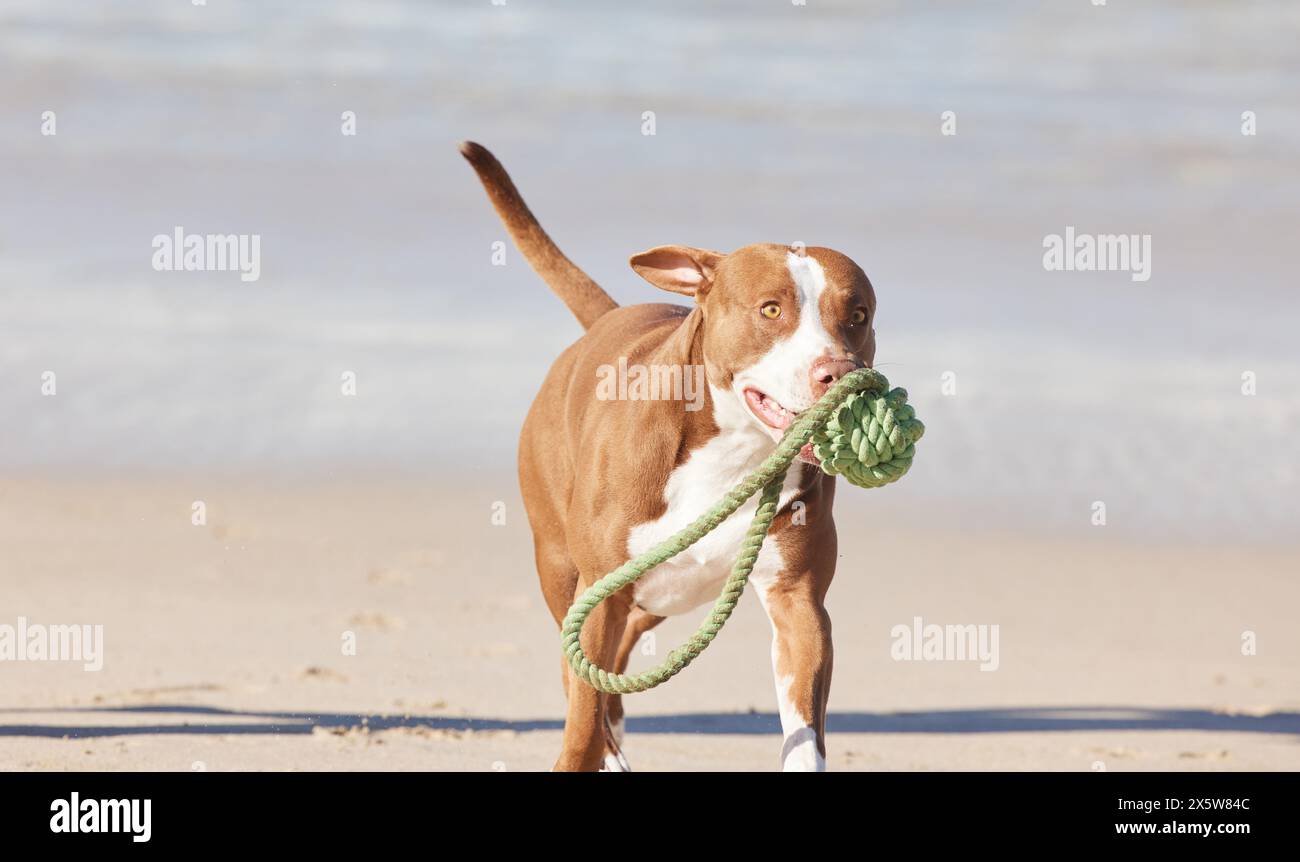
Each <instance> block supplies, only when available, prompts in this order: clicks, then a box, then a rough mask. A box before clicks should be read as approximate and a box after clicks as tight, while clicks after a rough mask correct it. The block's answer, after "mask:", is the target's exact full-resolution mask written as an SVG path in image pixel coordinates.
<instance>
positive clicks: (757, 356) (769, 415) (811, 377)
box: [631, 245, 876, 439]
mask: <svg viewBox="0 0 1300 862" xmlns="http://www.w3.org/2000/svg"><path fill="white" fill-rule="evenodd" d="M631 264H632V268H633V269H634V270H636V271H637V273H639V274H640V275H641V277H642V278H644V279H646V280H647V281H649V282H650V283H651V284H653V285H655V286H656V287H661V288H663V289H664V290H670V291H673V292H674V293H680V294H684V295H686V296H693V297H695V301H696V303H698V305H699V308H700V312H701V314H702V315H703V320H702V321H701V330H700V331H701V338H702V339H703V352H704V364H705V372H706V374H707V377H708V382H709V385H710V387H711V388H712V389H713V391H714V395H715V398H722V399H726V398H727V397H728V394H729V395H730V396H734V398H735V399H736V402H738V404H739V407H740V408H741V410H743V415H745V416H747V417H748V419H749V420H752V421H753V422H754V423H756V426H757V427H758V428H760V429H761V430H763V431H765V432H766V433H767V434H769V435H770V436H771V437H773V438H774V439H780V437H781V435H782V434H783V433H784V432H785V429H786V427H787V426H789V424H790V423H791V422H792V421H793V420H794V417H795V416H797V415H798V414H799V413H801V412H803V411H804V410H806V409H808V408H809V407H811V406H812V405H813V403H814V402H815V401H817V399H818V398H820V397H821V396H822V395H823V394H824V393H825V392H826V390H827V389H828V388H829V387H830V386H831V384H833V383H834V382H835V381H836V380H839V379H840V378H841V377H843V376H844V375H845V374H847V373H848V372H850V371H852V370H853V369H855V368H861V367H864V366H865V367H870V366H871V364H872V362H873V361H874V359H875V353H876V334H875V329H874V322H875V312H876V296H875V292H874V291H873V290H872V288H871V282H870V281H868V280H867V276H866V274H865V273H863V271H862V269H861V267H859V266H858V265H857V264H856V263H854V262H853V261H852V260H850V259H849V258H847V257H845V256H844V255H842V254H840V253H839V252H837V251H832V250H831V249H828V248H808V249H798V250H792V249H790V248H787V247H786V246H780V245H748V246H745V247H744V248H740V249H737V250H736V251H733V252H732V253H730V254H723V253H721V252H716V251H708V250H705V249H699V248H691V247H689V246H679V245H667V246H659V247H658V248H652V249H650V250H649V251H646V252H642V253H641V254H638V255H634V256H633V257H632V259H631ZM731 406H732V405H728V404H726V403H720V404H718V405H717V409H718V410H719V411H720V412H721V411H726V412H727V414H728V415H735V414H737V413H738V412H739V411H734V410H732V409H730V408H731Z"/></svg>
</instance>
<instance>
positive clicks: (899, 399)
mask: <svg viewBox="0 0 1300 862" xmlns="http://www.w3.org/2000/svg"><path fill="white" fill-rule="evenodd" d="M877 376H878V377H880V380H881V382H882V383H883V386H884V387H886V388H887V387H888V386H889V381H887V380H885V379H884V375H877ZM924 433H925V426H924V425H922V424H921V420H919V419H917V418H916V411H915V410H913V409H912V405H910V404H908V403H907V390H905V389H890V390H889V391H888V392H884V393H883V394H881V393H876V392H874V391H873V390H861V391H857V392H853V393H850V395H849V396H848V397H847V398H845V399H844V401H843V402H842V403H841V404H840V406H839V409H837V410H835V412H833V413H832V414H831V418H830V419H829V420H827V422H826V424H825V425H824V426H822V427H820V428H817V429H816V430H815V431H813V434H812V444H813V454H814V455H816V456H817V460H818V461H820V462H821V465H822V470H823V471H825V472H827V473H829V474H830V475H832V476H843V477H844V478H845V479H846V480H847V481H849V482H850V483H852V484H854V485H857V486H858V487H860V488H879V487H880V486H881V485H888V484H889V483H890V482H897V481H898V480H899V479H901V478H902V477H903V474H904V473H906V472H907V471H908V470H909V469H911V467H912V457H913V456H914V455H915V454H916V441H917V440H920V439H921V435H922V434H924Z"/></svg>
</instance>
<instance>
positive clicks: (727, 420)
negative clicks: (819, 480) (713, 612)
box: [627, 387, 802, 616]
mask: <svg viewBox="0 0 1300 862" xmlns="http://www.w3.org/2000/svg"><path fill="white" fill-rule="evenodd" d="M710 391H711V393H712V395H713V404H714V413H715V419H716V421H717V423H718V426H719V427H720V428H721V429H722V431H721V433H719V434H718V436H716V437H714V438H713V439H712V440H710V441H709V442H708V443H706V444H705V445H703V446H701V447H700V448H699V449H696V450H694V451H693V452H691V454H690V456H689V457H688V458H687V460H686V461H685V462H684V463H682V464H681V465H680V466H678V467H677V468H676V469H675V470H673V472H672V474H671V475H670V476H669V477H668V483H667V485H666V486H665V488H664V499H665V500H666V501H667V503H668V509H667V511H665V512H664V514H663V515H662V516H661V517H660V518H659V519H657V520H655V521H648V522H646V523H644V524H640V525H638V526H636V527H633V528H632V530H631V532H630V533H629V534H628V542H627V544H628V553H629V555H630V556H633V557H634V556H637V555H638V554H643V553H645V552H646V551H648V550H649V549H650V548H652V547H653V546H655V545H656V544H658V543H659V542H662V541H663V540H665V539H667V538H668V537H669V536H671V535H673V534H674V533H676V532H677V531H678V530H680V529H682V528H683V527H685V526H686V525H687V524H689V523H690V522H691V521H693V520H695V519H696V518H698V517H699V516H700V515H702V514H704V512H706V511H708V510H709V508H710V507H712V506H713V505H714V504H715V503H717V502H718V500H720V499H722V496H723V495H724V494H725V493H727V492H728V491H730V490H731V489H732V488H733V487H735V485H736V484H737V483H738V482H740V480H741V479H743V478H745V476H747V475H749V474H750V473H751V472H753V471H754V470H755V469H756V468H757V467H758V466H759V465H760V464H761V463H762V461H763V459H764V458H766V457H767V456H768V455H770V454H771V453H772V450H773V449H774V448H775V446H776V444H775V442H774V441H773V440H772V438H771V437H769V436H768V435H767V434H765V433H763V432H762V431H761V430H760V429H759V428H758V427H757V426H756V424H755V423H754V420H753V419H752V418H750V417H749V416H747V415H745V413H744V411H745V408H744V407H743V406H742V405H741V404H740V403H739V402H738V401H737V400H736V397H735V396H734V395H732V394H731V393H730V392H728V391H725V390H721V389H714V388H713V387H710ZM801 472H802V471H801V468H800V466H799V464H798V463H796V464H794V465H792V466H791V467H790V472H789V473H787V474H786V479H785V485H784V487H783V488H782V491H781V497H780V506H781V508H784V507H785V506H787V505H789V503H790V500H791V498H792V497H793V496H794V495H795V492H796V491H797V490H798V487H799V477H800V475H801ZM757 509H758V495H757V494H755V495H754V496H753V497H752V498H751V499H750V500H749V501H748V502H746V503H745V505H743V506H741V507H740V509H738V510H737V511H736V512H735V514H733V515H732V516H731V517H730V518H728V519H727V520H726V521H724V522H723V523H722V524H721V525H720V526H719V527H718V528H717V529H716V530H714V531H713V532H712V533H709V534H708V535H707V536H705V537H704V538H703V539H701V540H700V541H699V542H697V543H696V544H694V545H692V546H691V547H690V548H688V549H686V550H685V551H683V552H682V553H681V554H678V555H677V556H676V557H674V558H673V559H671V560H669V561H668V562H666V563H663V564H661V565H660V566H658V567H657V568H655V569H654V570H652V571H650V572H648V573H646V575H645V576H644V577H642V578H641V580H639V581H637V582H636V584H635V586H633V588H632V589H633V596H634V598H635V599H636V603H637V604H638V605H640V606H641V607H642V608H644V609H645V610H647V611H649V612H650V613H652V614H657V615H659V616H673V615H675V614H681V613H685V612H687V611H690V610H692V609H694V608H697V607H699V606H700V605H703V604H705V603H707V602H711V601H713V600H714V599H716V598H717V597H718V593H719V592H721V590H722V585H723V583H724V582H725V581H726V579H727V575H729V574H730V573H731V567H732V565H733V564H734V563H735V561H736V554H737V552H738V551H739V550H740V543H741V540H742V539H744V537H745V532H746V530H748V529H749V522H750V520H751V519H752V518H753V517H754V512H755V511H756V510H757ZM781 566H782V561H781V554H780V551H778V550H777V548H776V543H775V542H773V541H771V540H770V539H769V540H768V541H767V542H766V543H765V544H764V545H763V549H762V551H760V552H759V555H758V561H757V562H756V563H755V564H754V572H753V575H752V577H753V578H764V577H770V576H771V575H772V574H774V573H776V572H777V571H780V569H781Z"/></svg>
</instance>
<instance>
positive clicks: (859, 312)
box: [849, 308, 867, 326]
mask: <svg viewBox="0 0 1300 862" xmlns="http://www.w3.org/2000/svg"><path fill="white" fill-rule="evenodd" d="M849 320H850V321H851V322H852V323H853V325H854V326H860V325H861V324H863V323H866V322H867V312H866V311H865V310H863V309H861V308H855V309H853V314H851V315H850V316H849Z"/></svg>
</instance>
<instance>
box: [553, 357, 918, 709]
mask: <svg viewBox="0 0 1300 862" xmlns="http://www.w3.org/2000/svg"><path fill="white" fill-rule="evenodd" d="M924 433H925V426H924V425H922V424H921V422H920V421H919V420H918V419H917V418H916V414H915V412H914V411H913V410H912V408H911V407H910V406H909V405H908V403H907V392H905V391H904V390H902V389H890V388H889V381H888V380H886V379H885V375H883V374H881V373H880V372H879V371H874V370H872V369H870V368H859V369H857V370H856V371H851V372H849V373H848V374H846V375H844V377H842V378H840V380H839V381H837V382H836V383H835V385H834V386H832V387H831V388H830V389H829V390H827V392H826V394H825V395H823V396H822V397H821V400H819V401H818V402H817V403H816V404H814V405H813V406H812V407H810V408H809V409H807V410H805V411H804V412H803V413H801V414H800V415H799V418H798V419H796V420H795V421H794V422H793V423H791V425H790V427H789V428H787V429H786V432H785V436H784V437H782V438H781V442H780V443H778V444H777V447H776V451H775V452H773V453H772V454H771V455H770V456H768V458H767V460H766V461H764V462H763V464H762V465H761V466H760V467H759V468H758V469H757V470H755V471H754V472H753V473H751V474H749V475H748V476H746V477H745V478H744V479H743V480H741V482H740V484H739V485H737V486H736V487H735V488H732V489H731V490H730V491H728V492H727V494H726V495H725V496H724V497H723V498H722V499H721V500H719V501H718V502H717V504H715V505H714V506H713V508H711V509H709V511H707V512H705V513H704V514H702V515H700V517H698V518H696V519H695V520H694V521H693V522H691V523H690V524H688V525H687V526H686V527H684V528H683V529H682V530H680V531H679V532H677V533H675V534H674V535H672V536H669V537H668V538H667V539H665V540H664V541H662V542H660V543H659V544H658V545H655V546H654V547H653V548H651V549H650V550H648V551H646V552H645V553H644V554H642V555H641V556H639V557H637V558H636V559H634V560H629V561H628V562H626V563H624V564H623V565H621V566H619V567H618V568H617V569H615V570H614V571H612V572H610V573H609V574H608V575H605V577H603V578H601V579H600V580H599V581H597V582H596V583H594V584H592V585H591V586H590V587H589V588H588V589H587V590H586V591H585V592H584V593H583V594H582V595H581V596H579V597H578V600H577V601H575V602H574V603H573V607H571V608H569V613H568V614H567V615H566V616H565V618H564V623H563V624H562V625H561V626H560V643H561V647H562V648H563V650H564V654H565V656H566V657H567V658H568V662H569V666H570V667H571V668H573V672H574V673H575V674H576V675H577V677H578V679H581V680H582V681H584V682H586V683H588V684H589V685H591V686H592V687H593V688H595V689H597V690H599V691H604V692H608V693H610V694H630V693H632V692H637V691H645V690H646V689H650V688H654V687H655V686H657V685H659V684H660V683H662V682H666V681H667V680H668V679H670V678H671V677H673V676H674V675H676V674H677V673H679V672H680V671H681V670H682V669H683V668H685V667H686V666H687V665H688V664H690V663H691V662H692V661H693V660H694V659H695V658H696V656H698V655H699V654H700V653H702V652H704V648H705V647H707V646H708V645H709V644H710V643H712V642H713V639H714V638H715V637H717V634H718V632H719V631H721V630H722V626H723V625H724V624H725V623H726V622H727V619H728V618H729V617H730V616H731V612H732V611H734V610H735V609H736V603H737V602H739V601H740V596H741V593H743V592H744V590H745V584H746V583H748V581H749V573H750V572H751V571H752V570H753V568H754V563H755V561H757V560H758V552H759V551H760V550H761V549H762V547H763V541H764V539H766V538H767V531H768V528H769V527H771V526H772V519H773V518H775V517H776V510H777V503H778V500H779V498H780V495H781V486H782V484H783V483H784V482H785V474H786V471H788V470H789V469H790V464H791V463H792V462H793V461H794V459H795V457H796V456H798V454H799V451H800V450H801V449H802V448H803V447H804V445H805V444H807V443H810V442H811V443H812V451H813V453H814V454H815V455H816V456H817V459H818V460H819V461H820V462H821V468H822V470H823V471H824V472H826V473H829V474H830V475H832V476H843V477H844V478H845V479H846V480H848V481H849V482H850V483H852V484H854V485H858V486H860V487H863V488H879V487H880V486H882V485H888V484H889V483H890V482H896V481H898V480H899V479H900V478H902V477H903V474H905V473H906V472H907V471H908V470H909V469H910V468H911V466H912V458H913V456H914V454H915V446H916V441H917V440H920V439H921V435H922V434H924ZM759 491H762V495H761V496H760V497H759V501H758V508H757V509H756V510H755V512H754V518H753V520H752V521H750V524H749V530H748V531H747V532H746V533H745V538H744V540H743V541H742V542H741V545H740V553H739V555H738V556H737V557H736V563H735V565H734V566H733V567H732V569H731V575H730V577H728V578H727V582H726V584H725V585H723V588H722V595H720V596H718V600H717V601H716V602H715V603H714V605H713V610H712V611H711V612H710V614H709V616H708V617H707V618H705V620H704V622H703V623H702V624H701V625H700V627H699V629H698V630H696V632H695V634H694V635H692V636H691V638H690V640H688V641H687V642H686V643H684V644H682V645H681V646H680V647H678V648H677V649H675V650H673V651H672V652H671V653H669V655H668V658H667V660H666V661H664V663H663V664H661V665H659V666H658V667H655V668H651V669H650V670H648V671H645V672H643V673H637V674H622V673H613V672H612V671H607V670H605V669H604V668H602V667H600V666H599V665H595V664H593V663H592V662H591V661H590V660H588V658H587V655H586V653H585V652H584V651H583V649H582V642H581V641H582V625H583V623H585V622H586V621H587V617H588V616H589V615H590V614H591V612H592V611H593V610H595V609H596V606H597V605H599V604H600V603H601V602H603V601H604V600H605V599H607V598H609V597H610V596H612V595H613V594H614V593H616V592H618V591H619V590H621V589H623V588H624V587H626V586H628V585H629V584H632V583H635V582H636V580H637V579H638V578H640V577H641V576H642V575H644V574H645V573H646V572H648V571H650V570H651V569H653V568H654V567H655V566H657V565H659V564H660V563H662V562H665V561H666V560H671V559H672V558H673V557H675V556H677V555H678V554H680V553H681V552H682V551H684V550H686V549H687V548H689V547H690V546H691V545H694V544H695V543H696V542H698V541H699V540H700V539H702V538H704V537H705V536H707V535H708V534H709V533H711V532H713V531H714V530H715V529H716V528H717V527H718V525H719V524H721V523H722V522H723V521H725V520H726V519H727V518H728V517H730V516H731V515H732V514H734V513H735V511H736V510H737V509H739V508H740V507H741V506H742V505H744V504H745V502H746V501H747V500H749V498H751V497H753V496H754V495H755V494H757V493H758V492H759Z"/></svg>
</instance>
